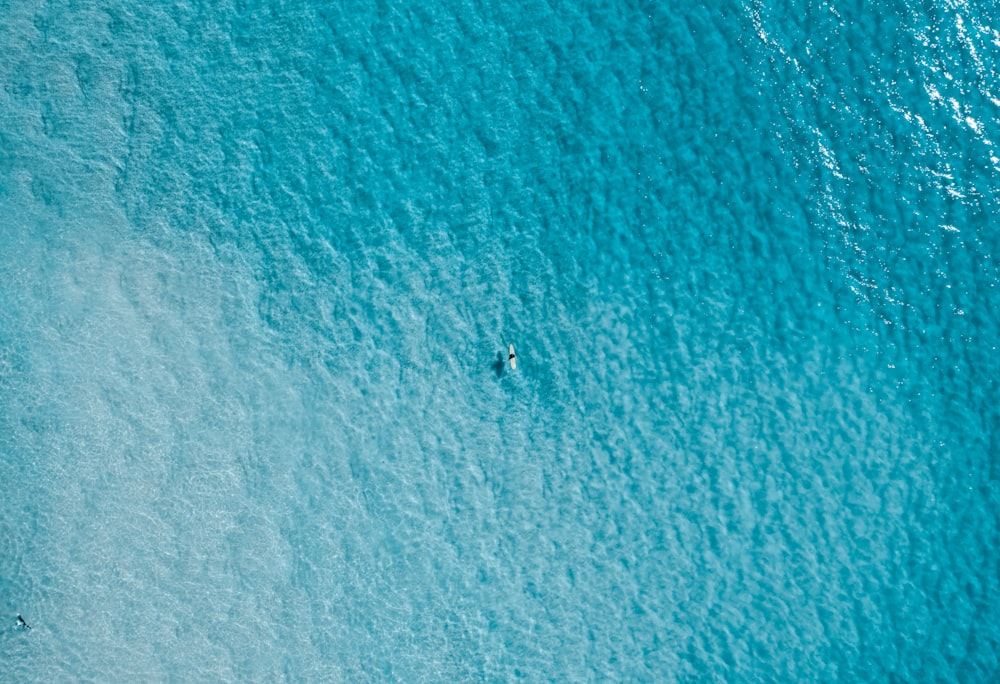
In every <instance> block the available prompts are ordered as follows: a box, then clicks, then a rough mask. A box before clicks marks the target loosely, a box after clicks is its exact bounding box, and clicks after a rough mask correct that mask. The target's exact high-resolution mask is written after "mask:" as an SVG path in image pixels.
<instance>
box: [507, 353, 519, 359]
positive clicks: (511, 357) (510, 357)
mask: <svg viewBox="0 0 1000 684" xmlns="http://www.w3.org/2000/svg"><path fill="white" fill-rule="evenodd" d="M516 358H517V354H515V353H514V352H511V353H510V356H508V357H507V360H508V361H513V360H514V359H516Z"/></svg>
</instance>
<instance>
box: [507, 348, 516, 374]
mask: <svg viewBox="0 0 1000 684" xmlns="http://www.w3.org/2000/svg"><path fill="white" fill-rule="evenodd" d="M507 360H508V361H510V367H511V369H512V370H513V369H516V368H517V354H515V353H514V345H510V351H509V352H508V355H507Z"/></svg>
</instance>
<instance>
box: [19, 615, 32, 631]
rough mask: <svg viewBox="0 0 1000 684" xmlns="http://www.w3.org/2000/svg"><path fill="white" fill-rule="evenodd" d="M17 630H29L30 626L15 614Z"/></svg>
mask: <svg viewBox="0 0 1000 684" xmlns="http://www.w3.org/2000/svg"><path fill="white" fill-rule="evenodd" d="M17 628H18V629H31V625H29V624H28V623H27V622H25V621H24V618H23V617H21V614H20V613H18V614H17Z"/></svg>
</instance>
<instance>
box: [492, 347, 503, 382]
mask: <svg viewBox="0 0 1000 684" xmlns="http://www.w3.org/2000/svg"><path fill="white" fill-rule="evenodd" d="M506 366H507V359H506V358H505V357H504V355H503V352H498V353H497V360H496V363H494V364H493V366H492V367H493V372H494V373H496V374H497V377H498V378H499V377H501V376H502V375H503V369H504V368H505V367H506Z"/></svg>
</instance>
